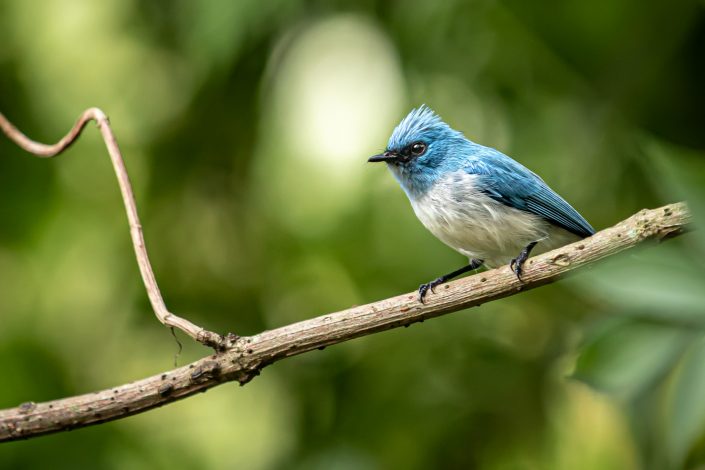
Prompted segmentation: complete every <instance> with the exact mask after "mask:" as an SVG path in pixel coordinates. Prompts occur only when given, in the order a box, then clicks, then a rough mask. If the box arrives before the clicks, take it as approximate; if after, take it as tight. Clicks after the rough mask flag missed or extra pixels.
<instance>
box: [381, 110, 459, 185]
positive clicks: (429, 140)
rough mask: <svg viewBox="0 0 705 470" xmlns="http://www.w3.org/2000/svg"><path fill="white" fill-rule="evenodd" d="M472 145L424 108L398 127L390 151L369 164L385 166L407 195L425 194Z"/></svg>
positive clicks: (389, 146) (412, 113)
mask: <svg viewBox="0 0 705 470" xmlns="http://www.w3.org/2000/svg"><path fill="white" fill-rule="evenodd" d="M466 143H468V141H467V140H466V139H465V137H463V135H462V134H461V133H460V132H458V131H456V130H454V129H452V128H451V127H450V126H449V125H448V124H446V123H445V122H443V120H442V119H441V118H440V117H438V115H437V114H436V113H434V112H433V110H431V108H429V107H427V106H425V105H422V106H421V107H419V108H416V109H413V110H411V112H410V113H409V114H408V115H407V116H406V117H405V118H404V119H402V121H401V122H400V123H399V125H397V127H396V128H395V129H394V132H392V136H391V137H390V138H389V142H388V143H387V148H386V149H385V151H384V152H383V153H381V154H379V155H375V156H373V157H370V158H369V159H368V160H367V161H368V162H385V163H387V165H388V166H389V168H390V169H391V170H392V173H394V176H396V178H397V179H398V180H399V182H400V183H401V185H402V187H403V188H404V189H405V190H406V191H407V192H412V193H418V192H423V191H424V190H425V189H427V188H428V187H429V186H430V185H432V184H433V182H434V181H435V180H436V179H437V178H438V177H439V176H442V174H443V173H444V172H445V171H448V170H451V168H450V166H451V165H452V164H453V163H454V162H453V160H454V156H455V155H457V154H458V153H459V150H461V147H462V146H464V145H466Z"/></svg>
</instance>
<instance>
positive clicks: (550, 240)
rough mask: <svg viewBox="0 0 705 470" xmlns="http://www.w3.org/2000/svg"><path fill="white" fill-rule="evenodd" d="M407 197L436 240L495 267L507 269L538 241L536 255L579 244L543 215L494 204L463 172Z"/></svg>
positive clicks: (472, 179) (496, 202) (572, 236)
mask: <svg viewBox="0 0 705 470" xmlns="http://www.w3.org/2000/svg"><path fill="white" fill-rule="evenodd" d="M407 194H408V195H409V200H410V201H411V206H412V207H413V208H414V212H415V213H416V216H417V217H418V218H419V220H420V221H421V222H422V223H423V225H424V226H425V227H426V228H427V229H428V230H429V231H430V232H431V233H432V234H433V235H435V236H436V237H437V238H438V239H440V240H441V241H442V242H443V243H445V244H446V245H448V246H449V247H451V248H453V249H454V250H456V251H458V252H459V253H461V254H463V255H465V256H467V257H468V258H469V259H471V260H472V259H480V260H483V261H484V263H485V265H486V266H487V267H490V268H494V267H498V266H501V265H504V264H508V263H509V262H510V261H511V260H512V258H515V257H516V256H517V255H518V254H519V252H520V251H521V250H522V249H523V248H524V247H525V246H526V245H528V244H529V243H531V242H534V241H536V242H539V243H538V245H537V246H536V248H535V249H534V251H532V253H533V254H536V253H540V252H543V251H548V250H551V249H554V248H557V247H559V246H563V245H565V244H567V243H570V242H573V241H576V240H578V239H579V237H578V236H576V235H574V234H572V233H570V232H568V231H567V230H564V229H562V228H559V227H556V226H554V225H552V224H550V223H548V222H547V221H546V220H544V219H543V218H541V217H539V216H538V215H534V214H531V213H529V212H526V211H522V210H519V209H515V208H513V207H509V206H506V205H504V204H502V203H501V202H498V201H495V200H494V199H492V198H490V197H489V196H487V195H486V194H485V193H483V192H482V191H480V190H479V189H478V187H477V176H476V175H470V174H467V173H466V172H464V171H458V172H455V173H451V174H450V175H448V176H446V177H445V178H444V179H443V180H441V181H439V182H437V183H436V184H435V185H434V186H433V187H432V188H431V189H430V190H428V191H427V192H425V193H424V194H423V195H420V196H414V195H413V194H411V193H408V192H407Z"/></svg>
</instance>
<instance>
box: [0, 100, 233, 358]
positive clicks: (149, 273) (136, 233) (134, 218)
mask: <svg viewBox="0 0 705 470" xmlns="http://www.w3.org/2000/svg"><path fill="white" fill-rule="evenodd" d="M89 121H95V122H96V123H97V124H98V128H99V129H100V133H101V134H102V135H103V140H104V141H105V146H106V147H107V148H108V153H109V154H110V160H111V161H112V163H113V168H114V169H115V176H117V180H118V185H119V186H120V193H121V194H122V200H123V202H124V203H125V212H126V213H127V220H128V222H129V224H130V236H131V237H132V245H133V247H134V249H135V256H136V258H137V264H138V266H139V268H140V274H141V275H142V281H143V282H144V287H145V289H146V290H147V296H149V301H150V303H151V304H152V309H153V310H154V314H155V315H156V316H157V319H159V321H160V322H162V323H163V324H164V325H166V326H168V327H171V328H178V329H180V330H181V331H183V332H184V333H186V334H187V335H189V336H190V337H191V338H193V339H195V340H196V341H198V342H200V343H202V344H204V345H206V346H210V347H213V348H215V349H216V350H222V349H225V348H226V347H227V346H229V345H230V343H231V342H232V341H231V340H232V339H233V336H231V335H228V336H226V337H224V336H222V335H219V334H217V333H213V332H212V331H208V330H205V329H203V328H201V327H200V326H198V325H194V324H193V323H191V322H190V321H188V320H186V319H184V318H181V317H178V316H176V315H174V314H173V313H171V312H170V311H169V310H167V308H166V305H165V304H164V299H163V298H162V294H161V292H160V291H159V286H158V285H157V280H156V278H155V277H154V271H153V270H152V265H151V263H150V262H149V257H148V256H147V248H146V247H145V244H144V235H143V234H142V225H141V224H140V218H139V216H138V215H137V205H136V204H135V196H134V194H133V192H132V184H130V178H129V177H128V176H127V169H126V168H125V162H124V160H123V158H122V154H121V153H120V148H119V147H118V144H117V140H115V135H114V134H113V131H112V129H111V128H110V122H109V121H108V117H107V116H106V115H105V113H103V111H101V110H100V109H98V108H90V109H87V110H86V111H84V112H83V114H82V115H81V117H79V118H78V121H76V124H74V125H73V127H72V128H71V130H70V131H69V132H68V133H67V134H66V135H65V136H64V137H63V138H62V139H61V140H60V141H58V142H57V143H55V144H54V145H45V144H41V143H39V142H35V141H33V140H31V139H30V138H28V137H27V136H26V135H24V134H23V133H22V132H20V130H19V129H17V128H16V127H15V126H13V125H12V123H10V121H8V120H7V118H6V117H5V116H4V115H3V114H2V113H0V128H2V130H3V132H4V133H5V134H6V135H7V136H8V137H9V138H10V139H11V140H12V141H14V142H15V143H16V144H17V145H19V146H20V147H22V148H23V149H24V150H26V151H27V152H29V153H32V154H34V155H36V156H38V157H42V158H51V157H55V156H57V155H59V154H60V153H62V152H63V151H64V150H66V149H67V148H69V147H70V146H71V144H73V143H74V142H75V141H76V139H78V136H80V135H81V132H82V131H83V128H84V127H86V124H88V122H89Z"/></svg>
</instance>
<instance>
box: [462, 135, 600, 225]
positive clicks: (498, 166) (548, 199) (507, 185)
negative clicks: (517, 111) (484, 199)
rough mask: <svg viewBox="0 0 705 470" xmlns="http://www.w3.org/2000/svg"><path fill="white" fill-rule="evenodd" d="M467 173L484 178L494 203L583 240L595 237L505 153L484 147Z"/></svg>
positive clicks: (566, 206)
mask: <svg viewBox="0 0 705 470" xmlns="http://www.w3.org/2000/svg"><path fill="white" fill-rule="evenodd" d="M478 147H480V148H481V150H479V152H478V153H476V154H475V155H474V156H473V158H472V160H471V161H470V162H468V164H467V166H465V171H467V172H468V173H471V174H476V175H479V176H480V177H481V180H480V181H481V183H482V187H481V188H480V189H481V190H482V191H484V192H485V193H486V194H487V195H488V196H490V197H491V198H492V199H494V200H496V201H499V202H501V203H503V204H506V205H508V206H511V207H514V208H516V209H521V210H524V211H527V212H531V213H532V214H536V215H538V216H541V217H543V218H544V219H546V220H548V221H549V222H551V223H552V224H554V225H558V226H559V227H562V228H564V229H565V230H568V231H569V232H572V233H574V234H575V235H578V236H580V237H583V238H585V237H589V236H590V235H592V234H594V233H595V229H593V228H592V227H591V226H590V224H589V223H588V222H587V221H586V220H585V219H584V218H583V216H581V215H580V214H579V213H578V211H576V210H575V209H573V207H571V205H570V204H568V203H567V202H566V201H565V200H564V199H563V198H562V197H560V196H559V195H558V194H556V193H555V191H553V190H552V189H551V188H549V187H548V185H547V184H546V183H544V181H543V180H542V179H541V178H540V177H539V176H538V175H536V174H535V173H533V172H532V171H530V170H528V169H527V168H525V167H524V166H523V165H521V164H519V163H518V162H516V161H514V160H512V159H511V158H509V157H508V156H506V155H504V154H503V153H501V152H499V151H497V150H495V149H492V148H489V147H481V146H478Z"/></svg>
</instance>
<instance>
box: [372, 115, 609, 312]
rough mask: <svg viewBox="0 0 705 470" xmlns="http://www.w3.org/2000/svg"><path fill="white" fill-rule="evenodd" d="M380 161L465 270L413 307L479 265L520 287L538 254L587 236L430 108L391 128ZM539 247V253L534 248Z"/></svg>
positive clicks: (541, 189) (544, 191)
mask: <svg viewBox="0 0 705 470" xmlns="http://www.w3.org/2000/svg"><path fill="white" fill-rule="evenodd" d="M368 161H369V162H385V163H386V164H387V167H388V168H389V169H390V170H391V172H392V174H393V175H394V176H395V178H396V179H397V181H399V184H400V185H401V187H402V189H403V190H404V192H405V193H406V195H407V196H408V197H409V201H411V207H412V208H413V209H414V212H415V213H416V216H417V217H418V218H419V220H420V221H421V223H422V224H423V225H424V226H425V227H426V228H427V229H428V230H429V231H430V232H431V233H432V234H433V235H435V236H436V237H437V238H438V239H440V240H441V241H442V242H443V243H445V244H446V245H448V246H449V247H451V248H453V249H454V250H456V251H458V252H459V253H461V254H462V255H464V256H467V257H468V260H469V264H468V265H467V266H464V267H462V268H460V269H458V270H456V271H453V272H452V273H449V274H446V275H444V276H441V277H439V278H437V279H435V280H433V281H431V282H428V283H426V284H422V285H421V286H420V287H419V300H420V301H421V302H423V301H424V298H425V296H426V294H427V292H428V291H429V290H431V291H432V292H433V289H434V288H435V287H436V286H438V285H439V284H442V283H444V282H446V281H448V280H450V279H452V278H454V277H456V276H459V275H461V274H463V273H466V272H468V271H471V270H474V269H478V268H479V267H481V266H483V265H484V266H486V267H488V268H496V267H498V266H502V265H504V264H509V266H510V268H511V269H512V270H513V271H514V273H515V274H516V276H517V278H518V279H519V280H520V281H521V275H522V268H523V265H524V262H525V261H526V259H527V258H528V257H529V254H530V253H531V251H532V250H533V249H534V248H535V247H536V248H537V252H539V251H540V252H543V251H549V250H552V249H554V248H557V247H559V246H563V245H566V244H568V243H571V242H574V241H577V240H579V239H581V238H585V237H589V236H590V235H592V234H594V233H595V230H594V229H593V228H592V227H591V226H590V224H589V223H588V222H587V221H586V220H585V219H584V218H583V217H582V216H581V215H580V214H579V213H578V212H577V211H576V210H575V209H573V208H572V207H571V205H570V204H568V203H567V202H566V201H565V200H564V199H563V198H562V197H560V196H559V195H558V194H556V193H555V192H554V191H553V190H552V189H551V188H549V187H548V185H546V183H544V181H543V180H542V179H541V178H540V177H539V176H538V175H536V174H535V173H533V172H532V171H530V170H528V169H527V168H525V167H524V166H523V165H521V164H520V163H518V162H516V161H514V160H512V159H511V158H509V157H508V156H506V155H504V154H503V153H501V152H499V151H497V150H495V149H493V148H489V147H485V146H483V145H479V144H476V143H474V142H471V141H470V140H468V139H467V138H465V136H464V135H463V134H462V133H460V132H458V131H456V130H454V129H452V128H451V127H450V126H449V125H448V124H446V123H445V122H443V120H441V118H440V117H438V115H436V114H435V113H434V112H433V111H432V110H431V109H430V108H428V107H427V106H425V105H423V106H421V107H419V108H417V109H413V110H412V111H411V112H410V113H409V114H408V115H407V116H406V117H405V118H404V119H403V120H402V121H401V122H400V123H399V125H398V126H397V127H396V129H394V132H392V136H391V137H390V138H389V142H388V144H387V148H386V150H385V152H384V153H382V154H379V155H375V156H373V157H370V158H369V160H368ZM537 245H538V246H537Z"/></svg>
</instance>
